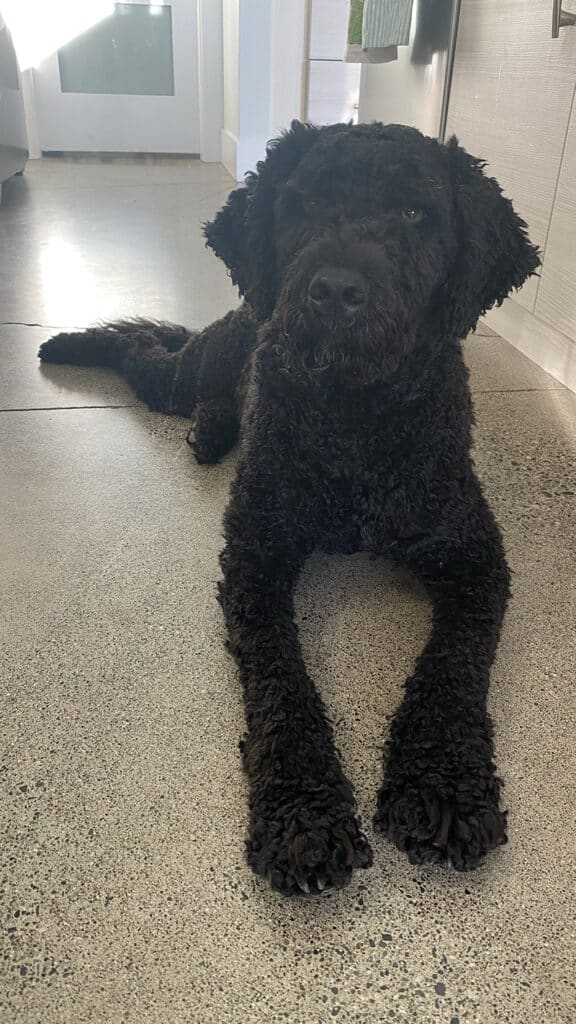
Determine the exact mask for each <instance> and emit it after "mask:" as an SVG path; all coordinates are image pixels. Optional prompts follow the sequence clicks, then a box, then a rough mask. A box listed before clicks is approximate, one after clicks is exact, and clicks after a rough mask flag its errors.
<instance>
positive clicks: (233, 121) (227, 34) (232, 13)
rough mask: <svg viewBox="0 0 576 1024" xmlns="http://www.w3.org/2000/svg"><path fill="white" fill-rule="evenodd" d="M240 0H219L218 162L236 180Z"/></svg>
mask: <svg viewBox="0 0 576 1024" xmlns="http://www.w3.org/2000/svg"><path fill="white" fill-rule="evenodd" d="M239 18H240V11H239V0H222V80H223V107H224V110H223V127H222V132H221V151H222V155H221V160H222V163H223V164H224V166H225V167H226V168H227V169H228V171H229V172H230V174H231V175H232V176H233V177H236V147H237V145H238V38H239V28H238V26H239Z"/></svg>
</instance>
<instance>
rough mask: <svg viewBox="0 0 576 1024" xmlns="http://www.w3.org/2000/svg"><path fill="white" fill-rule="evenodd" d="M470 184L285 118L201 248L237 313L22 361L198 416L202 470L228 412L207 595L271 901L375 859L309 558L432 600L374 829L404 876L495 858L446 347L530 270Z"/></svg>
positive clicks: (489, 523) (88, 340) (489, 644)
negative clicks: (306, 601) (120, 386)
mask: <svg viewBox="0 0 576 1024" xmlns="http://www.w3.org/2000/svg"><path fill="white" fill-rule="evenodd" d="M482 168H483V164H482V162H481V161H479V160H476V159H474V158H473V157H471V156H469V155H468V154H467V153H466V152H465V151H464V150H463V149H461V148H460V147H459V146H458V145H457V143H456V140H454V139H453V140H452V141H451V142H450V143H449V144H448V145H447V146H443V145H440V144H439V143H437V142H436V141H434V140H432V139H428V138H424V137H423V136H422V135H420V133H419V132H417V131H415V130H414V129H410V128H404V127H399V126H394V125H393V126H388V127H386V126H384V125H380V124H373V125H358V126H356V127H350V126H346V125H332V126H329V127H326V128H314V127H311V126H309V125H301V124H299V123H298V122H295V123H294V124H293V125H292V128H291V130H290V132H288V133H287V134H286V135H284V136H283V137H282V138H281V139H279V140H277V141H275V142H273V143H272V144H271V145H270V146H269V148H268V151H267V156H266V159H265V160H264V161H263V162H262V163H260V164H259V165H258V170H257V173H255V174H250V175H248V177H247V182H246V187H245V188H239V189H237V190H235V191H234V192H232V194H231V196H230V198H229V200H228V202H227V204H226V206H225V207H224V208H223V209H222V210H221V211H220V213H219V214H218V215H217V216H216V218H215V220H214V221H213V222H212V223H211V224H208V226H207V227H206V238H207V241H208V245H210V246H211V247H212V249H214V251H215V252H216V254H217V255H218V256H220V257H221V258H222V259H223V260H224V262H225V263H226V265H227V267H228V268H229V270H230V273H231V275H232V279H233V281H234V282H235V283H236V284H237V285H238V287H239V290H240V292H241V294H242V295H243V296H244V298H245V300H246V302H245V305H244V306H242V307H240V309H239V310H238V311H237V312H235V313H232V314H229V315H228V316H227V317H225V318H224V319H223V320H221V321H219V322H218V323H217V324H214V325H213V326H212V327H209V328H208V329H207V330H206V331H204V332H202V333H200V334H198V335H191V334H190V333H189V332H187V331H186V330H185V329H184V328H178V327H173V326H170V325H162V324H154V323H147V322H145V321H140V322H132V323H130V322H128V323H123V324H116V325H110V326H105V327H102V328H96V329H94V330H91V331H88V332H86V333H82V334H72V335H70V334H68V335H59V336H57V337H56V338H53V339H51V340H50V341H48V342H46V344H45V345H43V346H42V349H41V358H42V359H44V360H46V361H51V362H74V363H84V364H91V363H104V364H106V365H109V366H115V367H117V368H118V369H120V370H122V371H123V372H124V373H125V374H126V376H127V377H128V379H129V380H130V381H131V382H132V383H133V385H134V387H135V388H136V391H137V393H138V394H139V395H140V396H141V397H142V398H143V399H144V400H145V401H146V402H147V403H148V404H149V405H150V407H151V408H154V409H162V410H164V411H172V412H179V413H181V414H184V415H190V414H192V413H193V414H194V427H193V431H192V434H193V441H192V443H193V445H194V447H195V452H196V456H197V458H198V459H199V461H203V462H210V461H215V460H216V459H218V458H219V457H220V456H221V455H222V454H223V453H224V452H225V451H227V450H228V449H229V448H230V447H231V446H232V445H233V444H234V442H235V440H236V436H237V433H238V429H239V418H240V409H242V431H241V433H242V448H241V454H240V459H239V465H238V472H237V476H236V480H235V482H234V485H233V488H232V496H231V501H230V504H229V507H228V510H227V512H226V518H225V535H226V547H225V550H224V552H223V555H222V568H223V571H224V579H223V582H222V584H221V586H220V598H221V602H222V606H223V609H224V613H225V616H226V621H227V624H228V629H229V635H230V647H231V649H232V650H233V652H234V654H235V656H236V659H237V661H238V665H239V668H240V674H241V679H242V683H243V688H244V696H245V702H246V717H247V724H248V734H247V736H246V739H245V742H244V745H243V751H244V763H245V767H246V771H247V774H248V779H249V784H250V809H251V825H250V838H249V841H248V856H249V861H250V864H251V865H252V867H253V868H254V870H255V871H257V872H258V873H259V874H263V875H267V876H268V877H269V878H270V881H271V883H272V885H273V886H274V887H275V888H277V889H279V890H281V891H282V892H285V893H293V892H298V891H300V890H303V891H305V892H309V891H316V890H321V889H323V888H324V887H326V886H334V885H339V884H342V883H343V882H345V881H346V880H347V879H348V878H349V876H350V873H351V870H352V868H353V867H356V866H361V867H364V866H367V865H368V864H369V863H370V862H371V851H370V848H369V846H368V843H367V841H366V839H365V837H364V835H363V834H362V832H361V831H360V829H359V827H358V822H357V819H356V817H355V809H356V808H355V800H354V794H353V792H352V788H351V786H350V783H349V782H348V780H347V779H346V777H345V775H344V774H343V771H342V767H341V765H340V761H339V758H338V755H337V753H336V750H335V748H334V742H333V735H332V729H331V727H330V725H329V723H328V721H327V718H326V713H325V709H324V707H323V704H322V701H321V699H320V697H319V696H318V693H317V692H316V690H315V688H314V685H313V683H312V681H311V680H310V678H309V676H308V674H307V672H306V668H305V665H304V664H303V660H302V655H301V651H300V647H299V643H298V631H297V627H296V625H295V623H294V609H293V592H294V586H295V583H296V580H297V577H298V573H299V571H300V569H301V567H302V564H303V562H304V560H305V558H306V556H307V555H309V554H310V552H311V551H312V550H313V548H315V547H319V548H322V549H324V550H328V551H344V552H354V551H358V550H360V549H362V550H368V551H371V552H377V553H380V554H383V555H385V556H386V558H389V559H392V560H393V561H395V562H397V563H400V564H402V565H404V566H407V567H408V568H409V569H410V570H412V572H413V573H414V574H415V575H416V576H417V577H418V579H420V580H421V581H422V582H423V583H424V585H425V586H426V588H427V589H428V592H429V594H430V597H431V599H432V602H433V627H432V632H431V635H430V638H429V640H428V643H427V644H426V647H425V649H424V651H423V653H422V654H421V656H420V658H419V659H418V662H417V664H416V667H415V669H414V673H413V675H412V676H411V678H410V679H409V680H408V682H407V684H406V691H405V695H404V698H403V700H402V703H401V705H400V708H399V709H398V711H397V713H396V716H395V718H394V721H393V724H392V729H391V736H390V740H389V743H388V748H389V749H388V756H387V761H386V765H385V776H384V783H383V786H382V789H381V790H380V793H379V795H378V810H377V814H376V817H375V824H376V826H377V827H378V828H379V829H381V830H382V831H383V832H385V833H386V835H387V836H388V837H389V838H390V839H391V840H392V841H393V842H394V843H395V844H396V845H397V846H398V847H399V848H400V849H401V850H404V851H406V853H407V854H408V856H409V858H410V860H411V861H412V862H414V863H425V862H436V861H443V860H448V861H450V862H451V863H452V865H453V866H454V867H455V868H457V869H459V870H463V869H467V868H473V867H475V866H476V865H477V864H478V863H479V861H480V860H481V859H482V857H483V856H484V854H485V853H486V852H487V851H488V850H490V849H492V848H493V847H496V846H497V845H499V844H501V843H504V842H505V840H506V833H505V827H506V815H505V813H504V812H503V811H501V810H500V809H499V792H500V781H499V779H498V778H496V776H495V774H494V771H495V769H494V764H493V760H492V758H493V742H492V726H491V722H490V718H489V716H488V713H487V710H486V699H487V693H488V677H489V669H490V665H491V662H492V660H493V657H494V653H495V649H496V644H497V641H498V637H499V633H500V627H501V623H502V618H503V614H504V609H505V605H506V601H507V597H508V590H509V573H508V569H507V566H506V562H505V559H504V554H503V550H502V542H501V538H500V535H499V532H498V528H497V526H496V524H495V522H494V519H493V517H492V514H491V512H490V509H489V508H488V506H487V504H486V501H485V499H484V496H483V494H482V491H481V488H480V485H479V483H478V481H477V479H476V477H475V475H474V470H473V467H472V462H471V458H470V444H471V425H472V411H471V402H470V395H469V390H468V385H467V372H466V369H465V367H464V363H463V360H462V354H461V349H460V340H461V339H462V338H464V337H466V335H467V334H468V333H469V331H471V330H472V329H473V328H474V326H475V324H476V322H477V320H478V317H479V316H480V314H481V313H483V312H484V311H485V310H487V309H488V308H489V307H490V306H492V305H493V304H494V303H499V302H501V301H502V300H503V299H504V297H505V296H506V295H507V294H508V293H509V292H510V291H511V289H512V288H519V287H520V285H521V284H522V283H523V282H524V281H525V280H526V278H527V277H528V276H529V275H530V274H533V273H534V271H535V270H536V268H537V266H538V264H539V259H538V254H537V250H536V249H535V248H534V246H532V245H531V244H530V242H529V240H528V238H527V235H526V228H525V224H524V223H523V222H522V221H521V220H520V219H519V218H518V216H517V215H516V214H515V213H514V210H513V208H512V205H511V203H510V202H509V200H507V199H505V198H503V196H502V194H501V191H500V188H499V187H498V185H497V183H496V182H495V181H494V180H493V179H491V178H487V177H486V176H485V175H484V173H483V170H482Z"/></svg>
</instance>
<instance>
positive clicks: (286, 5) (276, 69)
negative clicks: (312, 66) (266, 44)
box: [269, 0, 307, 138]
mask: <svg viewBox="0 0 576 1024" xmlns="http://www.w3.org/2000/svg"><path fill="white" fill-rule="evenodd" d="M306 7H307V5H306V0H272V25H271V41H270V52H271V61H270V117H269V131H270V137H271V138H272V137H274V136H275V135H278V132H279V131H281V130H282V128H287V127H288V125H289V124H290V121H292V120H293V118H295V117H297V118H300V117H302V116H303V113H304V103H303V96H302V88H303V81H304V66H305V60H306V52H305V43H306V19H307V10H306Z"/></svg>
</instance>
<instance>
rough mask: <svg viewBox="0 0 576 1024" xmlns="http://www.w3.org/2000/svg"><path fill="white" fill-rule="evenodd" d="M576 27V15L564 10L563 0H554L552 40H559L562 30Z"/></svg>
mask: <svg viewBox="0 0 576 1024" xmlns="http://www.w3.org/2000/svg"><path fill="white" fill-rule="evenodd" d="M569 25H576V14H572V13H571V11H563V10H562V0H553V4H552V39H558V36H559V35H560V29H561V28H568V26H569Z"/></svg>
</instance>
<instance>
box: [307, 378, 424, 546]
mask: <svg viewBox="0 0 576 1024" xmlns="http://www.w3.org/2000/svg"><path fill="white" fill-rule="evenodd" d="M339 397H340V396H337V395H334V396H330V395H329V396H327V397H326V396H322V397H321V399H320V400H319V401H317V402H316V403H309V404H308V406H307V407H304V408H302V410H301V412H302V417H301V421H300V424H299V428H298V430H297V431H296V432H295V435H294V439H293V443H294V454H295V457H296V458H297V459H298V462H299V464H300V468H301V471H302V474H303V480H306V481H307V486H308V487H309V488H310V490H309V497H312V496H314V505H315V506H316V515H315V518H316V521H317V522H318V523H319V524H320V533H321V535H322V536H321V537H320V539H319V543H320V544H321V546H322V547H324V548H325V549H326V550H330V551H354V550H358V549H359V548H368V549H370V550H379V551H381V550H382V549H383V548H385V547H386V546H387V545H389V544H390V543H391V542H392V541H393V540H394V539H395V537H396V536H397V535H398V532H399V531H400V530H401V529H402V530H403V529H404V528H406V527H408V528H410V523H411V520H412V519H413V518H414V517H415V515H416V513H417V506H418V505H419V504H420V502H419V500H418V495H419V489H420V488H419V479H421V478H422V465H421V462H422V457H423V455H424V452H423V451H422V445H421V444H420V443H419V440H418V434H419V429H418V428H419V426H420V419H419V417H418V416H416V417H414V416H413V415H411V411H410V410H401V411H399V410H397V409H396V410H391V409H388V410H387V409H386V408H385V407H384V405H383V402H382V400H381V398H379V397H378V396H371V395H369V394H368V395H362V393H359V394H358V395H357V396H356V401H350V400H348V401H342V400H338V399H339Z"/></svg>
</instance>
